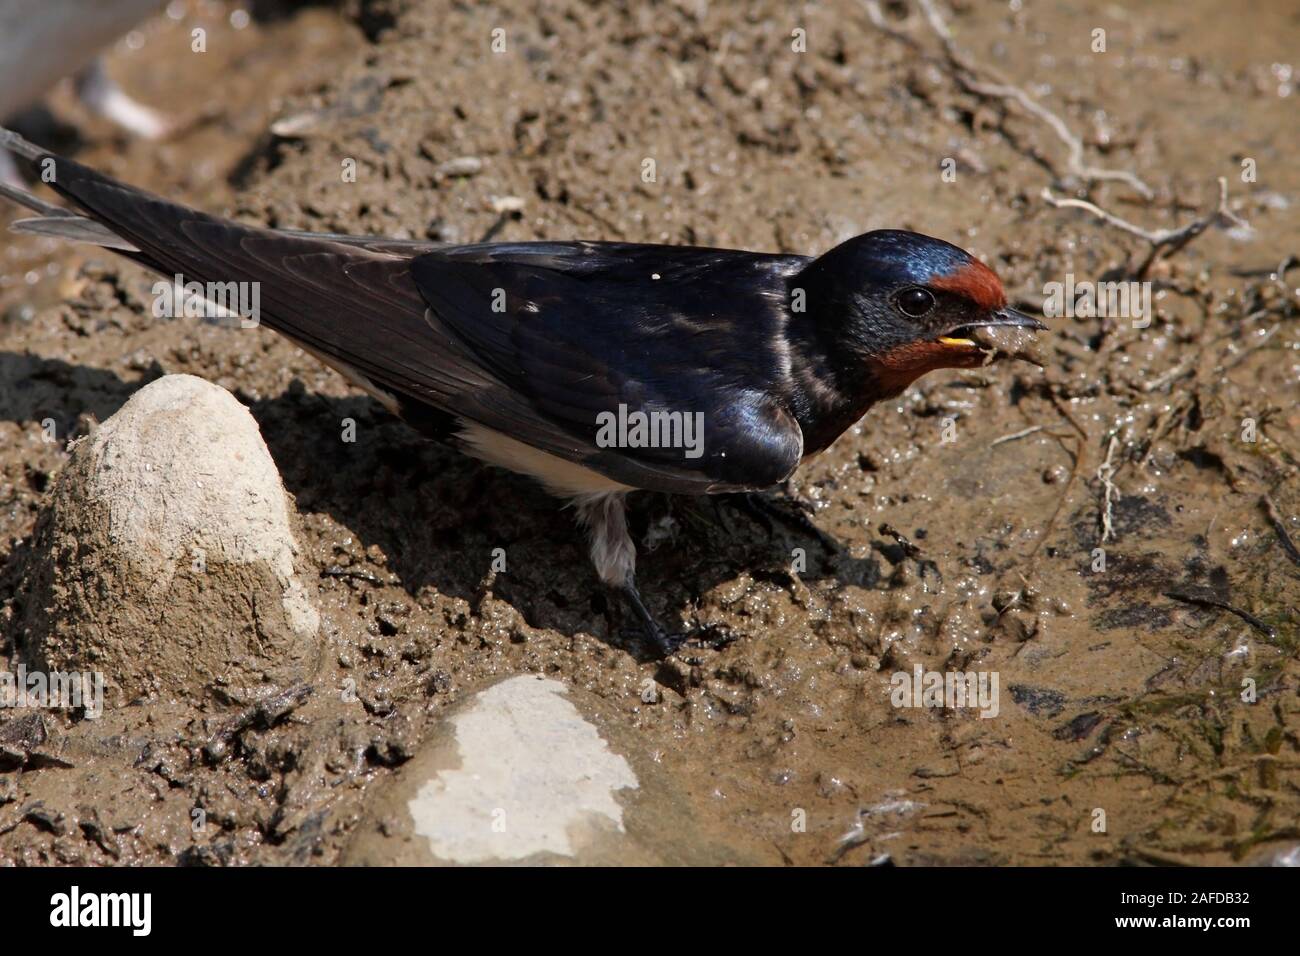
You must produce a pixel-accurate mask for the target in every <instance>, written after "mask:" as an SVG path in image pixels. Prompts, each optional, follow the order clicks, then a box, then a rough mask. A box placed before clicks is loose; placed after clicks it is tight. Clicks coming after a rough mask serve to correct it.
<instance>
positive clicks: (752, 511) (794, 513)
mask: <svg viewBox="0 0 1300 956" xmlns="http://www.w3.org/2000/svg"><path fill="white" fill-rule="evenodd" d="M727 500H728V501H734V502H735V504H736V505H737V506H738V507H739V508H740V510H742V511H744V512H745V513H746V514H747V515H749V516H750V517H751V518H753V519H754V520H755V521H757V522H758V523H759V524H761V525H763V526H764V527H765V528H766V529H767V532H768V534H771V533H772V532H773V531H774V530H775V529H774V527H773V525H772V522H773V521H779V522H780V523H781V524H783V525H785V526H786V527H787V528H790V529H792V530H794V531H798V532H800V533H802V534H806V535H808V536H809V537H813V538H816V539H817V540H818V541H819V542H820V543H821V546H822V547H823V548H825V549H826V551H827V553H829V554H834V553H836V552H837V551H839V550H840V548H841V546H840V543H839V541H837V540H836V539H835V538H834V537H833V536H831V535H829V534H827V533H826V532H825V531H823V530H822V529H821V528H819V527H817V525H816V524H814V523H813V521H812V515H813V514H815V513H816V511H815V509H814V508H813V506H812V504H811V503H809V502H808V501H805V500H804V499H802V498H800V497H798V496H796V495H794V494H791V493H790V492H789V491H788V490H787V491H786V493H785V495H784V496H783V497H782V498H779V499H772V498H769V497H767V496H766V495H762V494H759V493H757V492H750V493H746V494H738V495H728V496H727Z"/></svg>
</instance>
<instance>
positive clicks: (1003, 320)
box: [979, 306, 1047, 329]
mask: <svg viewBox="0 0 1300 956" xmlns="http://www.w3.org/2000/svg"><path fill="white" fill-rule="evenodd" d="M979 324H980V325H1018V326H1020V327H1021V328H1024V329H1045V328H1047V326H1045V325H1044V324H1043V323H1042V322H1039V321H1038V320H1037V319H1036V318H1034V317H1033V316H1032V315H1025V313H1023V312H1017V311H1016V310H1015V309H1013V308H1011V307H1010V306H1005V307H1003V308H1001V309H998V310H997V311H996V312H994V313H993V315H992V316H991V321H988V322H981V323H979Z"/></svg>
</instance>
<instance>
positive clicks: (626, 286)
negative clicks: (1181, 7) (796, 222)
mask: <svg viewBox="0 0 1300 956" xmlns="http://www.w3.org/2000/svg"><path fill="white" fill-rule="evenodd" d="M0 147H5V148H7V149H9V150H11V151H13V152H15V153H17V154H18V155H19V156H21V157H22V158H24V159H26V160H27V161H29V162H32V163H37V164H40V163H42V162H46V161H48V160H50V159H53V160H54V164H55V169H56V175H55V176H54V178H53V182H52V183H51V185H52V186H53V188H54V189H55V190H56V191H57V192H58V193H60V194H61V195H62V196H63V197H64V198H65V199H67V200H69V201H70V202H71V203H74V204H75V205H76V206H77V207H78V208H79V209H80V210H81V211H82V213H84V215H76V214H74V213H72V212H69V211H68V210H66V209H64V208H63V207H58V206H52V205H51V204H48V203H45V202H43V201H42V200H40V199H37V198H35V197H33V196H31V195H29V194H27V193H22V192H19V191H17V190H12V189H9V190H0V192H3V194H4V195H7V196H8V197H9V198H11V199H14V200H17V201H18V202H21V203H24V204H25V205H27V206H29V207H31V208H34V209H35V210H36V211H37V212H39V213H41V217H40V218H37V219H30V220H24V221H23V222H21V223H16V224H15V228H17V229H18V230H20V231H26V232H37V233H41V234H44V235H54V236H59V237H61V238H65V239H73V240H81V241H86V242H91V243H94V244H97V245H101V246H104V247H107V248H110V249H113V250H114V251H116V252H117V253H119V254H120V255H122V256H125V257H126V258H127V259H130V260H132V261H134V262H137V263H139V264H141V265H143V266H146V267H147V268H150V269H152V270H155V271H156V272H159V273H161V274H163V275H164V276H168V277H171V276H173V275H183V276H184V277H185V279H186V281H191V280H193V281H198V282H200V283H209V282H212V283H220V282H231V281H235V282H248V283H258V284H259V286H260V303H261V316H260V321H262V322H264V323H265V324H266V325H268V326H270V327H271V328H273V329H274V330H275V331H277V332H279V333H281V334H282V335H284V336H285V337H287V338H288V339H290V340H291V341H292V342H294V343H296V344H297V345H299V346H300V347H302V348H303V349H305V350H306V351H308V352H310V353H311V354H313V355H315V356H317V357H318V358H319V359H320V360H321V361H323V362H325V363H326V364H327V365H330V366H331V367H333V368H335V369H337V370H338V371H339V372H341V373H342V374H343V375H344V376H345V377H347V378H348V379H349V380H351V381H352V382H354V383H355V384H357V385H358V386H360V387H361V388H362V389H364V390H365V391H366V392H368V393H369V394H370V395H372V396H373V397H374V398H375V399H377V400H378V401H379V402H380V403H381V404H382V405H384V407H386V408H387V409H388V410H390V411H391V412H393V413H394V414H395V415H397V416H399V417H401V418H402V419H404V420H405V421H407V422H408V423H410V424H411V425H413V426H414V427H416V428H417V429H419V430H421V431H422V432H424V433H425V434H427V435H430V436H431V437H434V438H437V439H439V440H442V441H444V442H447V443H450V444H451V445H453V446H455V447H457V448H459V449H460V450H461V451H463V452H465V453H466V454H468V455H471V456H473V457H475V458H478V459H481V460H482V461H485V462H488V463H490V464H493V465H498V466H501V467H503V468H507V469H509V470H511V471H515V472H520V473H522V474H525V475H529V476H531V477H533V478H535V479H537V480H538V481H539V482H540V483H541V484H542V485H543V486H544V487H545V488H546V489H547V490H548V491H550V492H551V493H553V494H555V495H557V496H559V497H561V498H563V499H566V500H567V501H569V502H570V503H571V504H572V505H573V506H574V508H575V510H576V513H577V517H578V520H579V521H580V523H581V524H582V525H583V526H585V528H586V530H587V533H588V535H589V538H590V554H591V559H592V562H593V563H594V565H595V568H596V572H597V574H598V576H599V578H600V580H601V581H602V582H604V583H605V584H606V585H609V586H610V587H612V588H616V589H619V590H620V591H621V592H622V593H623V595H624V596H625V597H626V599H627V602H628V604H629V605H630V607H631V609H632V611H633V612H634V613H635V615H636V616H637V617H638V618H639V620H640V623H641V624H642V626H643V628H644V631H645V634H646V636H647V638H648V639H649V641H650V642H651V643H652V644H653V645H654V647H655V648H657V650H658V651H660V652H661V653H664V654H668V653H671V652H672V651H673V650H674V649H675V648H676V646H677V645H678V644H679V643H680V640H681V637H680V636H678V635H669V634H667V633H666V632H665V631H664V630H663V629H662V628H661V627H660V626H659V625H658V623H657V622H656V621H655V619H654V618H653V617H652V616H651V614H650V612H649V611H648V610H647V608H646V606H645V602H644V601H643V600H642V598H641V595H640V593H639V592H638V590H637V586H636V577H635V567H636V549H635V546H634V544H633V541H632V537H631V535H630V534H629V533H628V526H627V519H626V516H625V511H624V505H625V499H626V497H627V495H628V494H629V493H630V492H632V491H636V490H649V491H658V492H667V493H671V494H690V495H710V494H720V493H730V492H759V491H764V490H768V489H772V488H773V487H776V486H779V485H780V484H782V483H783V482H784V481H785V480H786V479H787V478H789V477H790V476H791V474H792V473H793V472H794V471H795V469H797V468H798V467H799V465H800V463H801V462H803V461H805V460H807V459H809V458H811V457H812V456H814V455H816V454H818V453H819V452H821V451H823V450H824V449H826V448H827V447H828V446H829V445H830V444H831V443H832V442H834V441H835V440H836V438H838V437H839V436H840V435H841V434H843V433H844V431H845V430H846V429H848V428H849V427H850V426H851V425H853V424H854V423H855V422H856V421H858V419H860V418H861V417H862V416H863V415H864V414H865V413H866V411H867V409H869V408H870V407H871V406H872V405H873V404H875V403H876V402H878V401H880V400H882V399H886V398H890V397H893V396H895V395H898V394H900V393H901V392H902V391H903V390H904V389H905V388H906V387H907V386H908V385H909V384H911V383H912V382H913V381H915V380H916V379H917V378H918V377H920V376H921V375H923V374H925V373H926V372H929V371H932V370H935V369H941V368H974V367H977V366H979V365H981V364H983V363H984V361H985V359H986V355H985V352H984V350H982V349H981V348H980V346H979V345H978V343H977V342H976V341H975V340H974V339H973V338H972V336H973V335H976V330H977V329H978V328H980V327H985V326H1019V327H1022V328H1026V329H1039V328H1043V326H1042V325H1041V323H1039V322H1038V321H1037V320H1035V319H1033V318H1031V317H1029V316H1027V315H1023V314H1021V313H1019V312H1016V311H1015V310H1013V309H1011V308H1008V306H1007V300H1006V294H1005V293H1004V291H1003V288H1002V283H1001V282H1000V281H999V280H998V277H997V275H996V274H994V272H993V271H992V270H991V269H989V268H988V267H987V266H985V265H984V264H983V263H981V262H980V261H978V260H977V259H975V258H973V257H972V256H971V255H969V254H968V253H966V252H965V251H963V250H962V249H960V248H958V247H957V246H954V245H951V244H949V243H947V242H944V241H942V240H939V239H932V238H930V237H928V236H923V235H919V234H917V233H913V232H904V231H899V230H881V231H876V232H869V233H866V234H865V235H861V236H858V237H856V238H854V239H849V240H848V241H846V242H844V243H842V244H841V245H838V246H836V247H835V248H833V249H831V250H830V251H829V252H826V253H825V254H823V255H821V256H819V257H817V258H810V257H806V256H800V255H783V254H772V253H758V252H745V251H738V250H731V249H710V248H698V247H681V246H668V245H640V244H633V243H621V242H495V243H479V244H471V245H437V244H433V243H427V242H418V241H407V240H391V239H380V238H374V237H365V236H345V235H333V234H312V233H302V232H288V231H273V230H267V229H260V228H255V227H252V226H245V225H241V224H239V223H236V222H231V221H229V220H225V219H219V218H216V217H214V216H209V215H206V214H204V213H201V212H198V211H196V210H193V209H189V208H186V207H185V206H181V205H177V204H175V203H172V202H168V201H167V200H164V199H160V198H158V197H155V196H152V195H150V194H148V193H145V192H143V191H142V190H139V189H136V188H134V187H131V186H128V185H125V184H123V183H120V182H117V181H115V180H113V179H110V178H109V177H107V176H105V175H102V174H100V173H98V172H95V171H94V170H92V169H89V168H88V167H86V166H84V165H82V164H80V163H77V162H75V161H73V160H69V159H64V158H60V157H56V156H53V154H50V153H48V152H47V151H45V150H43V149H41V148H39V147H36V146H33V145H31V144H29V143H27V142H25V141H23V140H22V139H21V138H19V137H17V136H16V134H13V133H9V132H7V131H5V132H0Z"/></svg>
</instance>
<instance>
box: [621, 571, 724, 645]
mask: <svg viewBox="0 0 1300 956" xmlns="http://www.w3.org/2000/svg"><path fill="white" fill-rule="evenodd" d="M623 595H624V597H625V598H626V599H627V603H628V605H629V606H630V607H631V608H632V611H633V612H634V613H635V614H636V616H637V620H638V622H639V623H640V625H641V626H640V628H639V629H638V630H637V632H636V636H637V637H639V638H640V639H641V640H642V641H643V642H645V643H646V644H648V645H649V646H650V650H651V653H653V654H654V656H655V657H658V658H665V657H672V656H673V655H674V654H676V653H677V652H678V651H679V650H681V649H682V648H683V647H685V646H686V645H687V644H690V645H692V646H699V647H707V648H711V649H713V650H718V649H719V648H723V647H726V646H727V645H728V644H730V643H731V642H732V641H734V640H735V639H736V637H737V635H736V634H734V633H733V632H732V631H731V630H730V629H729V628H726V627H725V626H718V625H712V624H709V625H704V626H701V627H693V628H690V629H689V630H686V631H673V632H670V631H666V630H664V628H662V627H660V626H659V622H658V621H656V620H655V619H654V616H653V615H652V614H651V613H650V611H649V609H648V608H647V607H646V606H645V601H643V600H642V598H641V592H640V591H638V590H637V587H636V582H635V581H629V582H628V583H627V584H625V585H624V586H623Z"/></svg>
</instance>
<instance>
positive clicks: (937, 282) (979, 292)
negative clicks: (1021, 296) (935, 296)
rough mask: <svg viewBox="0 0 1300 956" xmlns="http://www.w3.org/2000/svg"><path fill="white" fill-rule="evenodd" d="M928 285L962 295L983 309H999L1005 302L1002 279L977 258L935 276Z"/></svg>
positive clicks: (1005, 295)
mask: <svg viewBox="0 0 1300 956" xmlns="http://www.w3.org/2000/svg"><path fill="white" fill-rule="evenodd" d="M930 287H931V288H934V289H943V290H945V291H947V292H955V293H956V294H958V295H964V296H966V298H968V299H970V300H971V301H972V302H974V303H975V304H976V305H978V306H980V307H981V308H984V309H1000V308H1002V307H1003V306H1004V305H1006V304H1007V294H1006V292H1005V291H1004V290H1003V288H1002V280H1001V279H999V278H998V274H997V273H996V272H994V271H993V270H992V269H990V268H989V267H988V266H986V265H985V264H984V263H982V262H980V261H979V260H978V259H972V260H971V262H970V264H969V265H965V266H962V267H961V268H960V269H958V270H957V271H956V272H953V273H951V274H950V275H944V276H936V277H935V278H933V279H931V280H930Z"/></svg>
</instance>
